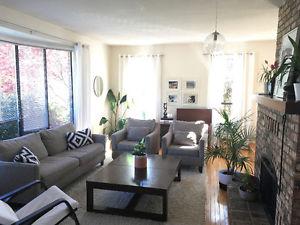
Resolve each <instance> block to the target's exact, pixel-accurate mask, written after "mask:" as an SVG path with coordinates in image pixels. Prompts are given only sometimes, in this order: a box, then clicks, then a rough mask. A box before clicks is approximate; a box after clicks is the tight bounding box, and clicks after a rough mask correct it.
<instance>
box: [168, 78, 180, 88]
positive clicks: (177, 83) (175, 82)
mask: <svg viewBox="0 0 300 225" xmlns="http://www.w3.org/2000/svg"><path fill="white" fill-rule="evenodd" d="M168 89H169V90H179V89H180V81H179V80H168Z"/></svg>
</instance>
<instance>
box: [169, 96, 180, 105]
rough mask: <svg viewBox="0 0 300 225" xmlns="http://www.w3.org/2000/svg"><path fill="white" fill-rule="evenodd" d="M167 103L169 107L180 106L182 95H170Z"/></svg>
mask: <svg viewBox="0 0 300 225" xmlns="http://www.w3.org/2000/svg"><path fill="white" fill-rule="evenodd" d="M167 102H168V104H169V105H179V104H180V95H179V94H178V93H168V94H167Z"/></svg>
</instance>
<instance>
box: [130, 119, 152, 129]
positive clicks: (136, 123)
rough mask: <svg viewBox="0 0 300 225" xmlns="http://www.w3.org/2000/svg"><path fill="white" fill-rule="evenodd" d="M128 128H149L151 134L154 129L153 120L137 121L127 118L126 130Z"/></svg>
mask: <svg viewBox="0 0 300 225" xmlns="http://www.w3.org/2000/svg"><path fill="white" fill-rule="evenodd" d="M129 127H149V129H150V132H152V131H153V130H154V128H155V120H154V119H153V120H139V119H133V118H128V120H127V128H129Z"/></svg>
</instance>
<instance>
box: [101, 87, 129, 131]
mask: <svg viewBox="0 0 300 225" xmlns="http://www.w3.org/2000/svg"><path fill="white" fill-rule="evenodd" d="M106 99H107V101H108V103H109V106H110V111H111V118H106V117H102V118H101V120H100V126H102V125H107V126H106V127H105V128H104V129H103V132H104V133H106V134H108V135H109V136H111V135H112V134H113V133H115V132H116V131H118V130H121V129H123V128H124V126H125V124H126V118H125V115H126V111H127V110H128V108H129V106H128V104H127V95H123V96H121V93H120V92H118V95H117V96H116V95H115V94H114V92H113V91H112V90H111V89H109V90H108V92H107V95H106ZM122 105H124V106H125V108H124V110H123V111H121V106H122Z"/></svg>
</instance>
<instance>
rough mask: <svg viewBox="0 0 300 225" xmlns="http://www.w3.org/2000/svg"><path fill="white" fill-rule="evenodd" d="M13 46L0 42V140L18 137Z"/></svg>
mask: <svg viewBox="0 0 300 225" xmlns="http://www.w3.org/2000/svg"><path fill="white" fill-rule="evenodd" d="M15 65H16V63H15V46H14V45H12V44H8V43H3V42H0V140H3V139H8V138H13V137H16V136H18V134H19V130H18V100H17V99H18V97H17V85H16V67H15Z"/></svg>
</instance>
